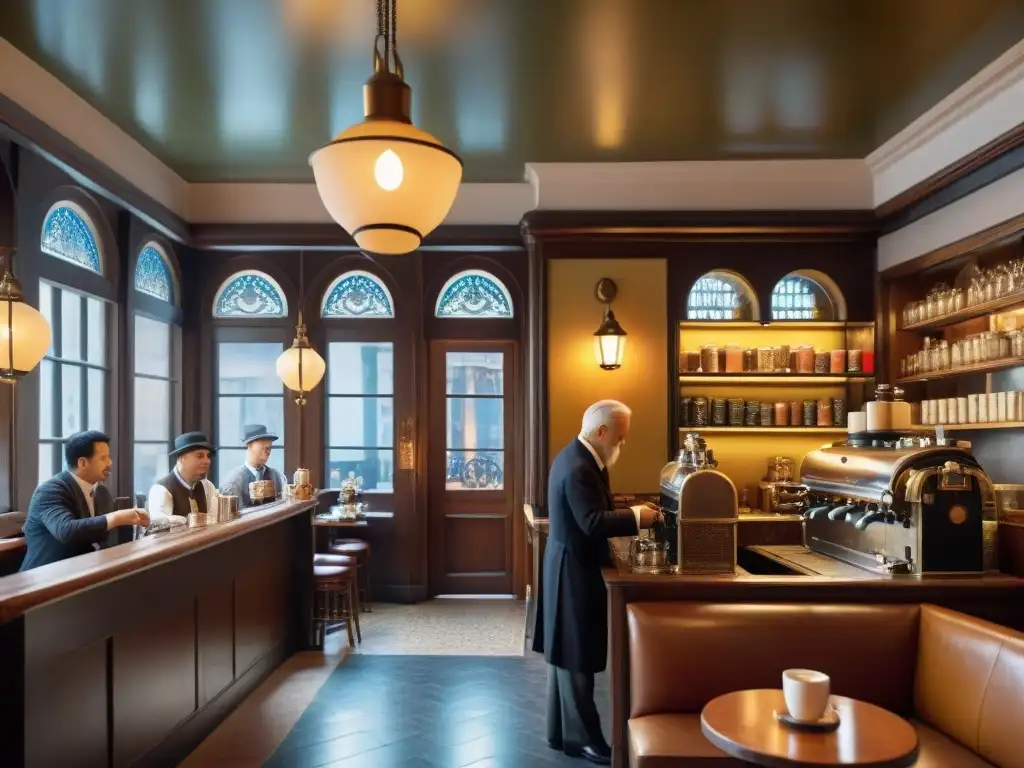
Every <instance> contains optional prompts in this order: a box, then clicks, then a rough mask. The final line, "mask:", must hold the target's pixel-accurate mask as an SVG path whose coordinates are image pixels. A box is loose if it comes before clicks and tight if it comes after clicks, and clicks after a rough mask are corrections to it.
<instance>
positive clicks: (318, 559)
mask: <svg viewBox="0 0 1024 768" xmlns="http://www.w3.org/2000/svg"><path fill="white" fill-rule="evenodd" d="M355 564H356V559H355V558H354V557H349V556H348V555H324V554H320V553H317V554H315V555H313V565H344V566H353V565H355Z"/></svg>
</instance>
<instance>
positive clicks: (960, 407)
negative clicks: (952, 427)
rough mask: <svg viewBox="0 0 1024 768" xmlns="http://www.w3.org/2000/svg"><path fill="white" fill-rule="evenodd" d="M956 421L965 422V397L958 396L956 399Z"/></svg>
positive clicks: (958, 422)
mask: <svg viewBox="0 0 1024 768" xmlns="http://www.w3.org/2000/svg"><path fill="white" fill-rule="evenodd" d="M956 423H957V424H967V423H968V422H967V398H966V397H958V398H957V399H956Z"/></svg>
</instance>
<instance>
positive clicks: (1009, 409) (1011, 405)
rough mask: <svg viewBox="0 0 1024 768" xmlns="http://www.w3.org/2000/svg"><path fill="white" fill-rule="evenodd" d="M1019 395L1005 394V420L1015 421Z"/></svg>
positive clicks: (1016, 393)
mask: <svg viewBox="0 0 1024 768" xmlns="http://www.w3.org/2000/svg"><path fill="white" fill-rule="evenodd" d="M1019 402H1020V393H1019V392H1007V393H1006V420H1007V421H1017V414H1018V412H1019V410H1020V409H1019V408H1018V405H1019Z"/></svg>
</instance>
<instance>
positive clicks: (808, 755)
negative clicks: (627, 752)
mask: <svg viewBox="0 0 1024 768" xmlns="http://www.w3.org/2000/svg"><path fill="white" fill-rule="evenodd" d="M832 705H833V706H834V707H835V708H836V710H838V712H839V727H838V728H837V729H836V730H834V731H832V732H830V733H820V732H819V733H815V732H810V731H798V730H795V729H793V728H790V727H788V726H786V725H783V724H782V723H780V722H778V721H777V720H776V719H775V712H776V711H778V712H786V700H785V698H783V695H782V691H781V690H755V691H735V692H734V693H727V694H726V695H724V696H719V697H718V698H717V699H713V700H712V701H710V702H708V704H707V706H705V707H704V711H703V712H701V715H700V727H701V731H703V733H704V736H705V737H707V739H708V741H710V742H711V743H712V744H714V745H715V746H716V747H718V748H719V749H720V750H722V751H723V752H725V753H726V754H727V755H730V756H731V757H735V758H737V759H738V760H745V761H746V762H748V763H753V764H754V765H763V766H766V768H795V767H797V766H800V767H813V768H824V767H825V766H829V767H831V766H856V767H857V768H904V766H911V765H913V764H914V763H915V762H916V761H917V749H918V747H917V733H915V731H914V728H913V726H911V725H910V723H908V722H907V721H906V720H904V719H903V718H902V717H899V716H898V715H894V714H893V713H892V712H887V711H886V710H884V709H882V708H881V707H876V706H875V705H874V704H868V703H867V702H864V701H858V700H856V699H848V698H846V697H845V696H833V697H832Z"/></svg>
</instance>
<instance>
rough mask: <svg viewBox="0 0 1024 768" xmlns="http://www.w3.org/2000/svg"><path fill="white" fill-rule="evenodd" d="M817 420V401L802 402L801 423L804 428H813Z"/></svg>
mask: <svg viewBox="0 0 1024 768" xmlns="http://www.w3.org/2000/svg"><path fill="white" fill-rule="evenodd" d="M817 420H818V401H817V400H804V418H803V423H804V426H805V427H813V426H814V425H815V423H816V422H817Z"/></svg>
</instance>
